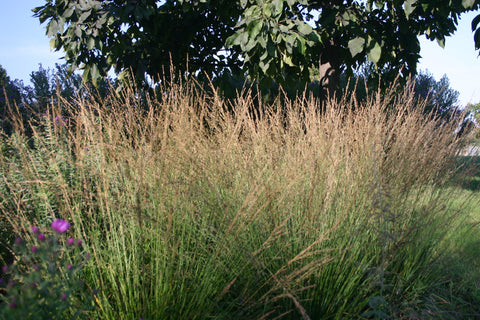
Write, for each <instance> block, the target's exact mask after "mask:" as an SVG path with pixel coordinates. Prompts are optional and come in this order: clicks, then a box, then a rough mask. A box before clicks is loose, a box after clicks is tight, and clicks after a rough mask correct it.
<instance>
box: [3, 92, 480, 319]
mask: <svg viewBox="0 0 480 320" xmlns="http://www.w3.org/2000/svg"><path fill="white" fill-rule="evenodd" d="M231 103H232V104H231V105H227V102H225V101H222V99H220V98H219V97H218V96H217V95H215V94H214V93H213V94H207V93H205V92H204V91H201V90H199V89H198V88H197V87H195V86H194V85H193V84H189V83H187V84H185V83H184V84H181V85H180V84H171V85H170V86H169V87H168V88H165V90H163V93H162V95H161V96H158V97H148V96H147V97H145V96H143V97H142V96H141V95H139V94H138V93H137V92H135V90H133V89H132V88H130V89H128V88H127V89H125V90H124V91H122V92H120V93H119V94H118V95H111V96H110V97H109V98H107V99H105V100H98V99H94V98H93V97H87V96H85V97H83V98H82V99H78V100H76V101H60V102H59V103H58V105H55V106H52V108H51V110H49V112H48V113H46V114H44V115H43V116H42V118H41V119H40V120H39V122H38V123H33V124H32V128H33V136H32V137H26V136H25V135H24V134H23V131H22V128H21V125H20V124H18V125H17V126H16V132H15V134H13V135H12V136H10V137H3V138H2V140H1V155H0V174H1V176H2V177H3V178H2V180H1V181H0V210H1V213H2V219H1V223H2V242H3V243H7V244H8V243H9V241H10V243H13V240H14V239H15V237H16V236H21V235H25V233H26V232H27V231H28V230H30V228H31V227H32V226H41V225H49V223H50V222H51V221H53V220H54V219H58V218H60V219H64V220H67V221H69V222H70V223H71V224H72V229H71V232H72V234H71V237H74V238H81V239H84V243H83V247H84V249H85V250H86V251H87V252H89V253H91V258H90V259H89V260H88V263H87V264H86V265H85V266H84V269H83V277H84V279H83V280H84V281H85V283H86V284H87V285H88V286H89V288H91V289H92V290H93V289H95V290H96V291H95V292H96V293H95V296H94V300H93V301H94V305H93V306H92V307H93V308H92V310H89V311H88V313H86V314H85V316H87V317H89V318H91V319H139V318H142V319H210V318H214V319H279V318H285V319H346V318H352V319H363V318H365V319H367V318H393V319H401V318H422V319H425V318H436V319H438V318H445V319H448V318H451V319H461V318H462V317H463V318H469V317H470V318H471V317H477V316H479V315H480V309H479V307H478V306H479V305H480V292H479V286H478V284H479V282H478V280H479V279H480V277H479V274H480V269H479V268H478V266H479V257H480V255H479V254H478V253H479V247H478V241H479V240H480V239H479V236H478V235H479V233H478V224H477V222H478V218H479V214H478V211H475V210H476V209H474V208H477V207H476V206H475V204H474V203H475V202H474V201H476V200H478V198H479V197H478V193H476V192H475V191H470V190H466V189H465V188H463V187H462V186H460V185H458V184H457V185H455V184H454V183H452V181H454V178H455V179H457V180H455V181H459V180H458V177H459V174H461V170H459V165H458V162H457V159H458V155H459V152H460V150H459V147H458V146H459V141H458V138H457V137H456V135H455V134H453V132H454V131H455V129H456V125H457V124H455V123H451V124H444V123H442V122H441V120H436V119H433V120H432V119H431V117H428V116H425V115H424V114H422V112H421V108H420V107H418V104H417V102H415V101H414V98H413V95H412V93H411V91H409V90H408V89H407V90H405V91H403V92H400V93H398V92H394V91H393V90H392V91H391V92H387V93H386V94H384V95H380V94H377V95H373V96H371V97H370V99H369V100H368V101H366V102H364V103H359V102H358V101H356V100H355V98H354V95H349V94H345V95H344V96H343V98H342V99H339V100H338V101H334V100H332V101H330V102H329V103H327V104H326V105H325V104H324V105H320V103H319V102H318V101H315V100H314V99H308V97H303V98H299V99H297V100H296V101H288V100H286V99H284V100H280V99H279V100H278V101H277V103H276V104H274V105H273V106H269V105H262V103H261V100H260V99H258V98H257V97H252V96H251V95H250V94H249V92H244V93H243V94H242V95H241V97H239V98H238V99H237V100H235V101H233V102H231ZM232 110H233V111H232ZM67 114H68V117H67V116H66V115H67ZM62 116H63V117H64V118H62ZM60 119H61V121H60ZM66 120H68V121H66ZM465 172H466V171H465ZM460 180H461V179H460ZM467 193H469V194H467ZM474 211H475V212H476V214H471V213H472V212H474ZM7 256H8V255H7V254H5V255H4V257H7ZM5 259H7V258H5ZM475 281H476V282H475ZM4 307H7V305H6V304H4V305H2V308H4ZM86 312H87V311H86Z"/></svg>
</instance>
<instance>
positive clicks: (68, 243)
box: [67, 238, 75, 246]
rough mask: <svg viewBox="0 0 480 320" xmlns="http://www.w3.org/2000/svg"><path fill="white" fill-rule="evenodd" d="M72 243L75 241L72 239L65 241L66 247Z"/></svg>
mask: <svg viewBox="0 0 480 320" xmlns="http://www.w3.org/2000/svg"><path fill="white" fill-rule="evenodd" d="M73 242H75V239H73V238H68V240H67V245H69V246H71V245H72V244H73Z"/></svg>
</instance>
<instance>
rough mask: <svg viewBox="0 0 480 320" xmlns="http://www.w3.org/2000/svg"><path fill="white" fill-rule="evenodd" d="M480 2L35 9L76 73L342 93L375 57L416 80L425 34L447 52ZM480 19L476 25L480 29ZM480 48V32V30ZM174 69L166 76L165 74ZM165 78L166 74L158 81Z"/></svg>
mask: <svg viewBox="0 0 480 320" xmlns="http://www.w3.org/2000/svg"><path fill="white" fill-rule="evenodd" d="M479 3H480V2H479V1H478V0H450V1H437V0H381V1H380V0H367V1H360V0H343V1H331V0H236V1H227V0H178V1H175V0H165V1H158V0H141V1H131V0H101V1H100V0H95V1H94V0H91V1H86V0H65V1H55V2H52V1H48V2H47V3H46V4H44V5H43V6H40V7H37V8H35V9H34V12H35V16H36V17H38V18H39V20H40V22H41V23H46V25H47V35H49V36H50V37H52V40H51V46H52V48H54V49H56V50H60V49H63V50H64V51H65V59H66V61H67V63H69V64H70V68H71V70H74V69H76V68H80V69H83V70H84V77H85V78H86V80H92V81H93V82H94V83H97V81H98V79H99V78H101V77H105V76H106V75H107V73H108V71H109V70H110V69H111V68H112V67H113V69H114V71H115V72H117V73H119V78H120V79H126V78H128V77H127V75H129V72H130V71H132V72H133V74H134V76H135V78H136V80H138V81H139V82H142V83H144V84H145V83H147V84H148V83H151V79H152V77H153V78H154V79H164V78H168V77H169V76H170V74H171V73H170V72H169V70H168V69H169V66H174V67H175V68H176V70H177V71H179V72H180V73H182V74H190V75H192V74H193V75H195V76H196V77H197V78H204V79H205V78H210V79H211V78H214V77H217V76H219V75H220V74H222V73H223V72H225V70H227V71H229V72H231V73H232V74H234V75H241V74H243V75H248V76H249V77H250V78H251V79H254V80H258V81H260V84H262V85H264V86H269V85H270V84H271V83H272V82H275V83H277V84H280V85H283V86H284V87H289V86H290V87H291V86H297V87H298V86H304V85H306V84H307V83H310V82H312V81H313V80H319V82H320V84H321V86H323V87H327V88H329V89H336V88H338V83H339V76H340V74H341V73H342V72H343V71H346V72H349V73H350V74H353V70H355V68H357V67H358V66H360V65H362V64H364V63H365V62H366V61H371V62H373V63H374V65H375V67H376V70H377V72H380V71H387V72H388V73H389V75H388V77H387V78H392V77H394V75H395V76H396V75H398V74H400V75H401V76H402V77H403V78H407V76H409V75H411V74H415V72H416V67H417V62H418V60H419V58H420V44H419V41H418V36H420V35H425V36H426V37H427V38H428V39H430V40H436V41H437V42H438V43H439V44H440V45H441V46H443V45H444V43H445V38H446V37H447V36H450V35H452V34H453V33H454V32H455V30H456V28H457V24H458V19H459V16H460V14H462V13H463V12H467V11H471V10H476V9H478V7H479ZM479 22H480V17H477V18H475V19H474V21H473V23H472V28H473V29H476V28H477V27H478V25H479ZM475 42H476V45H477V48H478V47H479V46H480V31H479V30H477V31H476V33H475ZM166 69H167V70H166ZM157 77H158V78H157Z"/></svg>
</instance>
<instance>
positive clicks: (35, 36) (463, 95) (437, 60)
mask: <svg viewBox="0 0 480 320" xmlns="http://www.w3.org/2000/svg"><path fill="white" fill-rule="evenodd" d="M43 3H45V0H18V1H11V0H0V30H1V31H0V65H2V66H3V68H4V69H6V70H7V73H8V75H9V76H10V78H11V79H12V80H13V79H21V80H24V82H25V83H27V84H28V83H29V79H30V76H29V75H30V73H31V72H32V71H36V70H38V65H39V64H40V63H41V64H42V65H43V66H44V67H50V68H53V67H54V65H55V63H63V60H60V57H61V56H62V54H61V53H58V52H51V51H50V45H49V39H48V38H47V36H46V35H45V26H44V25H40V23H39V21H38V19H36V18H33V17H32V15H33V13H32V11H31V9H32V8H34V7H37V6H40V5H42V4H43ZM476 14H477V12H472V13H469V14H465V15H462V16H461V20H460V23H459V26H458V31H457V32H456V33H455V34H454V35H453V36H452V37H450V38H447V41H446V45H445V49H442V48H441V47H440V46H438V44H437V43H436V42H430V41H427V40H425V39H422V40H421V46H422V51H421V55H422V59H421V60H420V65H419V70H428V71H430V72H431V73H432V74H433V75H434V77H435V79H437V80H439V79H440V78H441V77H442V76H443V75H444V74H446V75H447V76H448V78H449V79H450V87H452V88H453V89H455V90H458V91H459V92H460V102H461V104H462V105H465V104H467V103H468V102H472V103H477V102H480V58H479V57H478V51H477V52H475V48H474V43H473V33H472V31H471V27H470V24H471V21H472V19H473V17H474V16H475V15H476Z"/></svg>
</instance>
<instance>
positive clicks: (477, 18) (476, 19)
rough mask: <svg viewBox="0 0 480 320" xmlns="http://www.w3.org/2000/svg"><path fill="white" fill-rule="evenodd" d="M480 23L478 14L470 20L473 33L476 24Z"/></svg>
mask: <svg viewBox="0 0 480 320" xmlns="http://www.w3.org/2000/svg"><path fill="white" fill-rule="evenodd" d="M479 23H480V14H479V15H478V16H476V17H475V18H473V20H472V31H475V29H477V26H478V24H479Z"/></svg>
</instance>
